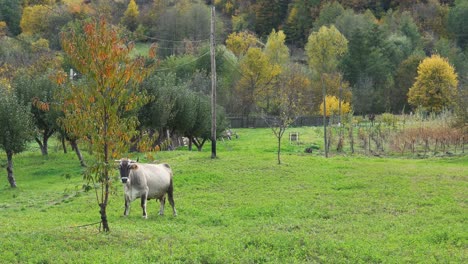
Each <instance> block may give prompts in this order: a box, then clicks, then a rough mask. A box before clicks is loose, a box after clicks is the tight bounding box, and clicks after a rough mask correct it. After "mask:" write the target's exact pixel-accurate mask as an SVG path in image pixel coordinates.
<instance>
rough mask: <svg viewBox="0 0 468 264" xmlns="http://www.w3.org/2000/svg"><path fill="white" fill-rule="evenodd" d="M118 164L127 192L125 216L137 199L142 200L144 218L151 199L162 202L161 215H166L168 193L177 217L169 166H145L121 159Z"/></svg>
mask: <svg viewBox="0 0 468 264" xmlns="http://www.w3.org/2000/svg"><path fill="white" fill-rule="evenodd" d="M118 162H119V170H120V178H121V180H122V183H123V184H124V191H125V211H124V215H126V216H127V215H128V213H129V211H130V203H131V202H133V201H134V200H135V199H137V198H141V207H142V209H143V217H144V218H147V214H146V201H147V200H150V199H158V200H159V201H160V203H161V208H160V210H159V214H160V215H164V204H165V203H166V193H167V196H168V198H169V203H170V204H171V206H172V211H173V214H174V216H176V215H177V211H176V209H175V205H174V195H173V194H174V186H173V182H172V170H171V167H170V166H169V165H168V164H144V163H137V162H135V161H132V160H128V159H121V160H119V161H118Z"/></svg>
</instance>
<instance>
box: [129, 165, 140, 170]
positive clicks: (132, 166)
mask: <svg viewBox="0 0 468 264" xmlns="http://www.w3.org/2000/svg"><path fill="white" fill-rule="evenodd" d="M130 169H132V170H135V169H138V165H136V164H130Z"/></svg>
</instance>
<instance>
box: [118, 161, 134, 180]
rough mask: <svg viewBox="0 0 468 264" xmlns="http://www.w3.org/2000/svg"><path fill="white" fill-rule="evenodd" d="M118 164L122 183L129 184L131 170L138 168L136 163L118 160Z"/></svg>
mask: <svg viewBox="0 0 468 264" xmlns="http://www.w3.org/2000/svg"><path fill="white" fill-rule="evenodd" d="M116 162H119V171H120V180H121V181H122V183H127V181H128V177H129V174H130V170H132V169H136V168H138V166H137V164H136V162H135V161H133V160H129V159H121V160H116Z"/></svg>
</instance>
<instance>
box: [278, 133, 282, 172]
mask: <svg viewBox="0 0 468 264" xmlns="http://www.w3.org/2000/svg"><path fill="white" fill-rule="evenodd" d="M280 164H281V136H278V165H280Z"/></svg>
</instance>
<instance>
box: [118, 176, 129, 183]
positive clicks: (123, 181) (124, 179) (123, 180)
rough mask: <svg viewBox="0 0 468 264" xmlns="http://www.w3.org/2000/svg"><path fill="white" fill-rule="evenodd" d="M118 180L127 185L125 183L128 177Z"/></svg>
mask: <svg viewBox="0 0 468 264" xmlns="http://www.w3.org/2000/svg"><path fill="white" fill-rule="evenodd" d="M120 179H121V180H122V183H127V181H128V177H122V178H120Z"/></svg>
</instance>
